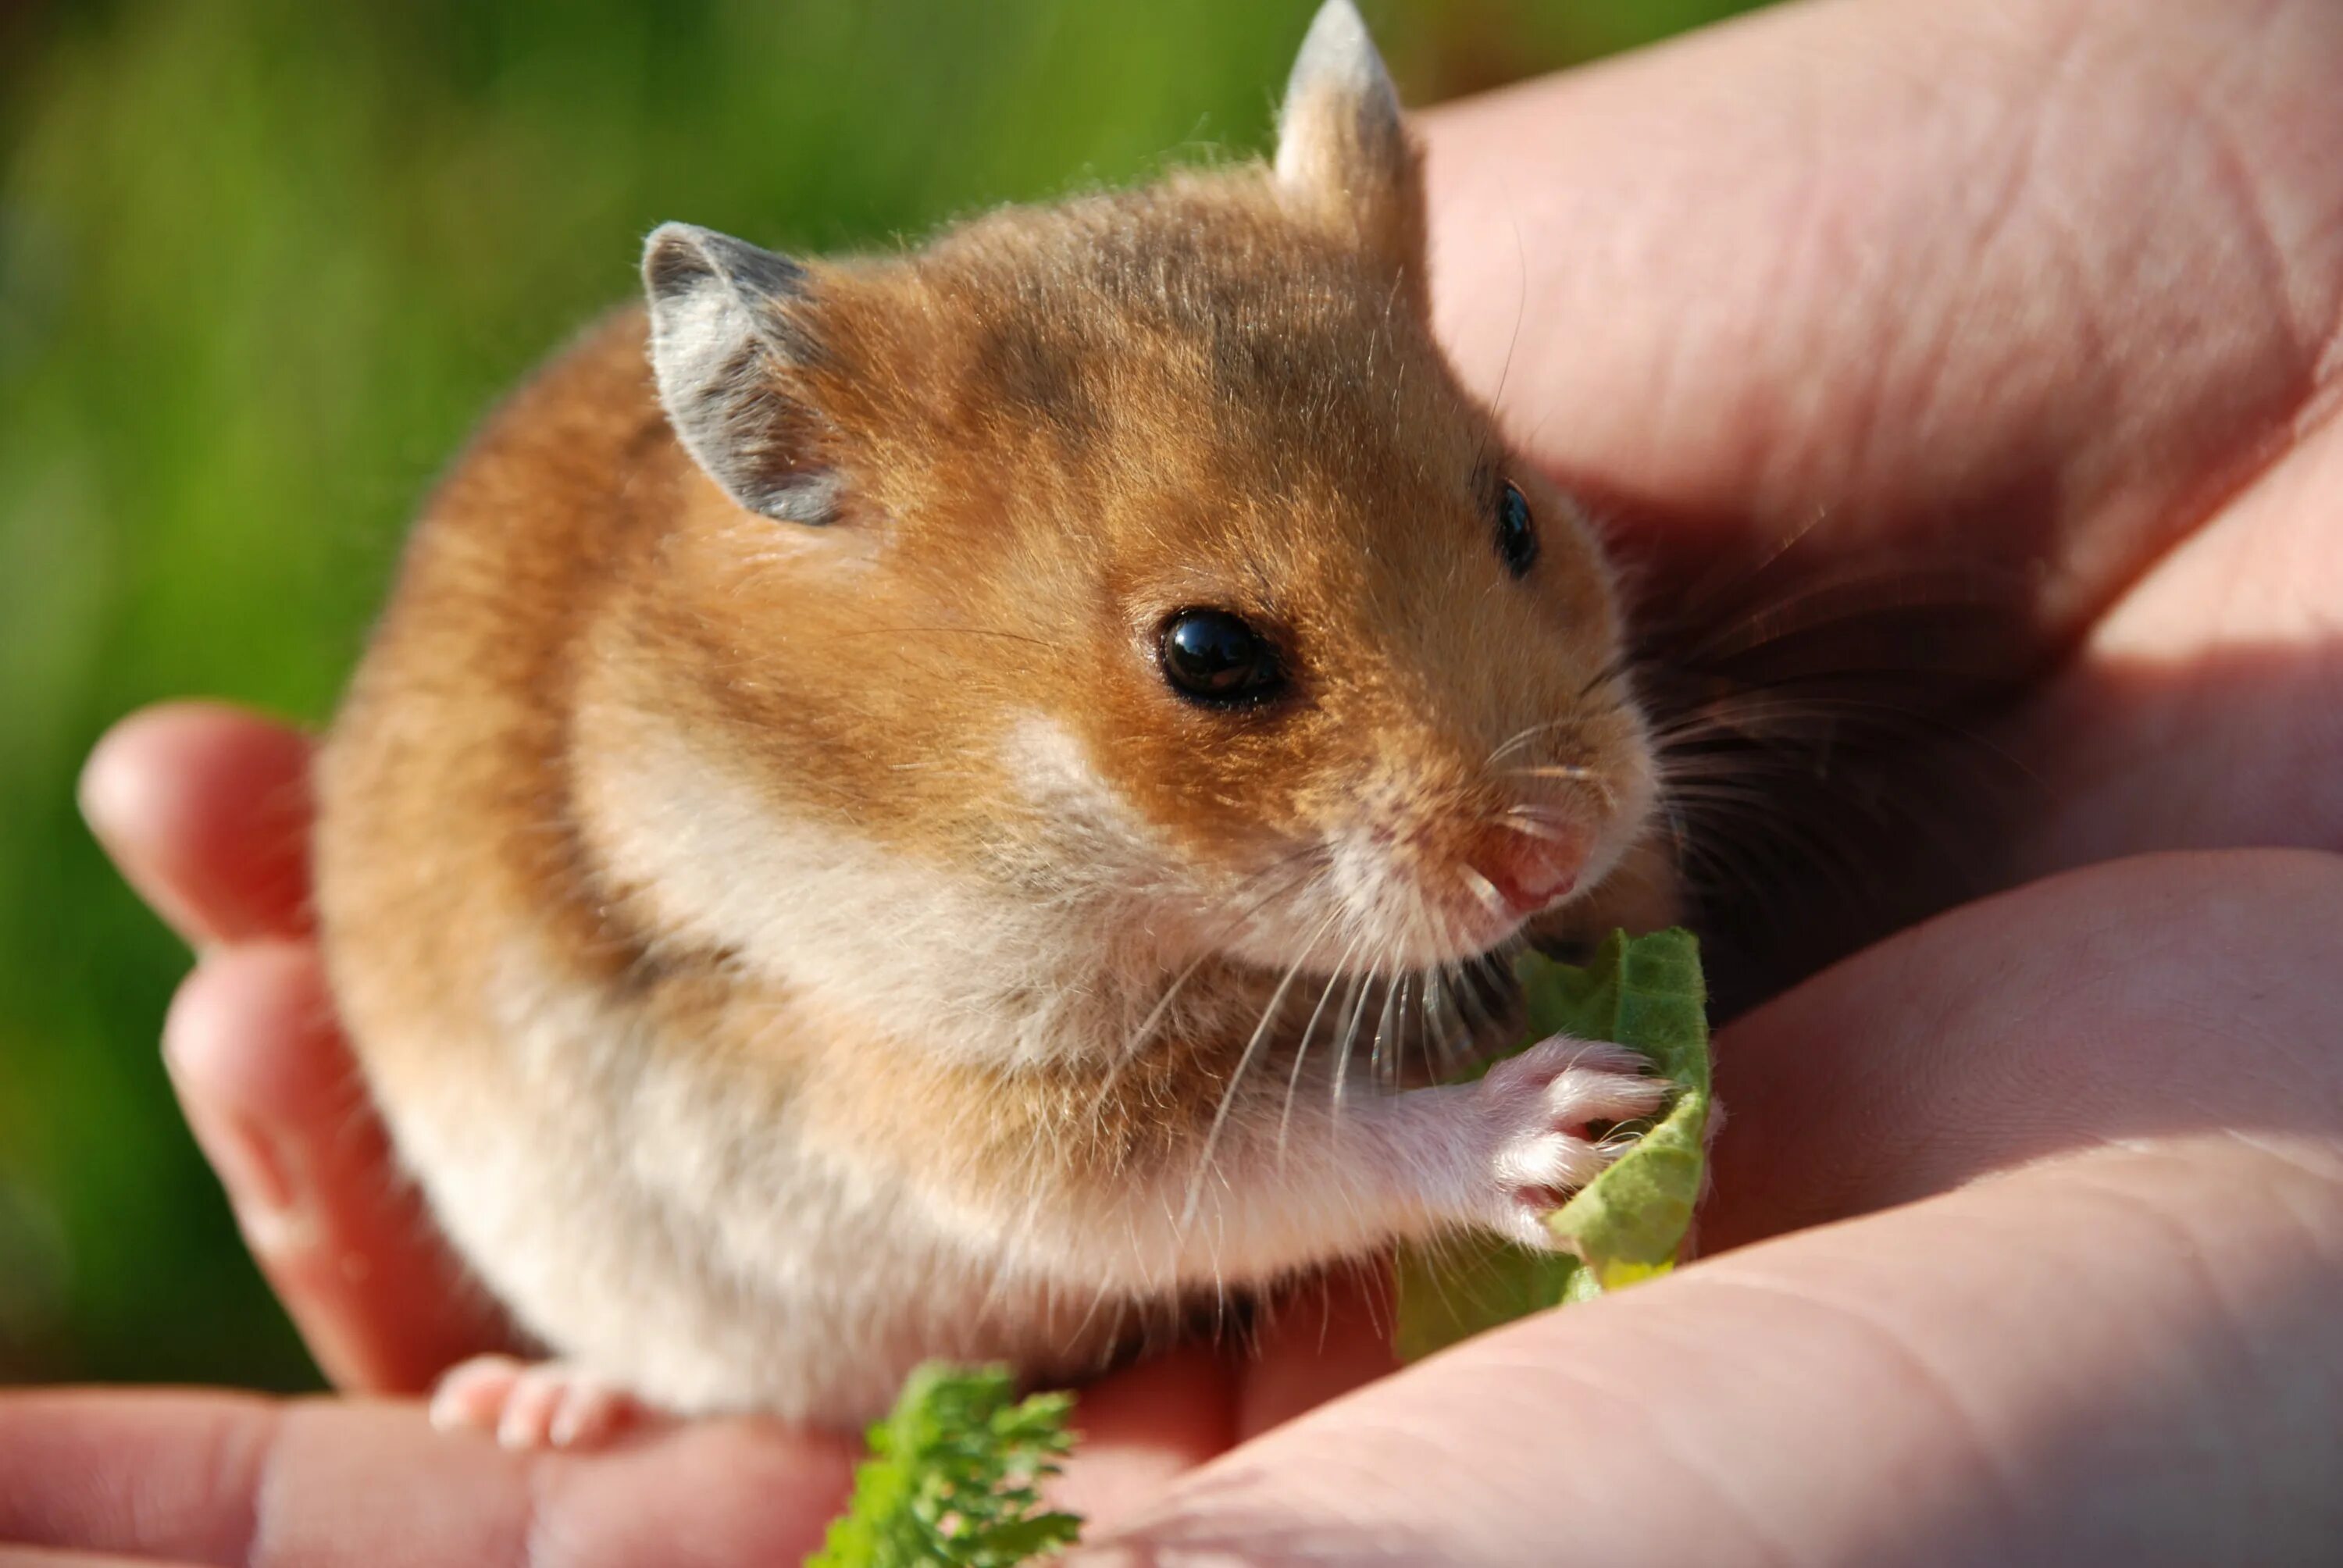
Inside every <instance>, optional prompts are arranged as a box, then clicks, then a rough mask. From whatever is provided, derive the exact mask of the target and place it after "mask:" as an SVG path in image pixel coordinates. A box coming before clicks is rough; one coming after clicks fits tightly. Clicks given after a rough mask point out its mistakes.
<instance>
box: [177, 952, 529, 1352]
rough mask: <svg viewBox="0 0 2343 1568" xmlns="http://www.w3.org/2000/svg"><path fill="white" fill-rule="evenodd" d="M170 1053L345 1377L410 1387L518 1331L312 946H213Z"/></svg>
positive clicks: (317, 1344)
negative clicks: (433, 1196) (452, 1244)
mask: <svg viewBox="0 0 2343 1568" xmlns="http://www.w3.org/2000/svg"><path fill="white" fill-rule="evenodd" d="M164 1054H165V1059H166V1062H167V1064H168V1066H169V1068H170V1072H171V1081H172V1082H173V1084H174V1085H175V1086H176V1088H177V1090H178V1094H179V1101H180V1104H181V1105H182V1107H184V1109H185V1111H186V1117H187V1122H188V1125H189V1126H190V1127H192V1128H193V1129H194V1130H195V1134H196V1141H198V1142H199V1143H201V1144H202V1146H203V1149H204V1152H205V1153H206V1156H208V1157H209V1159H210V1160H211V1162H212V1165H213V1168H214V1169H215V1170H216V1171H218V1172H219V1176H220V1181H221V1182H222V1184H223V1185H224V1186H225V1187H226V1190H227V1195H228V1201H229V1203H230V1205H231V1206H232V1207H233V1208H234V1210H235V1211H236V1221H237V1223H238V1225H239V1226H240V1227H241V1228H242V1230H243V1231H244V1235H245V1239H246V1242H247V1243H248V1244H249V1245H250V1247H251V1249H252V1253H253V1256H254V1258H255V1259H256V1261H258V1263H259V1265H260V1267H261V1270H262V1271H263V1272H264V1273H266V1275H267V1277H268V1280H269V1282H270V1284H271V1285H273V1286H274V1287H275V1288H276V1291H277V1297H278V1299H279V1300H280V1301H281V1302H284V1304H285V1309H286V1311H287V1312H288V1313H290V1314H291V1316H292V1318H293V1321H294V1322H295V1323H296V1324H297V1326H298V1327H299V1329H300V1331H301V1335H302V1338H303V1339H304V1340H305V1341H307V1343H308V1346H309V1350H310V1352H311V1354H313V1355H314V1356H315V1357H316V1358H317V1364H318V1366H319V1367H320V1369H322V1370H323V1371H324V1372H325V1373H326V1375H327V1377H328V1378H330V1379H332V1380H333V1382H335V1383H336V1384H337V1385H339V1386H340V1387H343V1388H347V1389H357V1390H365V1391H370V1392H413V1391H416V1390H419V1389H422V1388H424V1387H426V1386H427V1385H428V1383H429V1382H430V1381H431V1379H432V1378H433V1377H434V1376H436V1375H437V1373H438V1372H440V1371H441V1370H443V1369H444V1368H446V1367H448V1366H450V1365H453V1364H454V1363H455V1362H458V1361H460V1360H462V1359H463V1358H465V1357H466V1356H468V1355H472V1354H475V1353H477V1352H481V1351H485V1350H490V1349H496V1348H501V1347H502V1346H504V1345H505V1344H507V1343H508V1342H509V1333H508V1331H507V1330H506V1329H505V1327H504V1325H503V1323H502V1321H501V1319H500V1318H499V1316H498V1313H497V1312H496V1311H495V1309H494V1308H493V1306H492V1305H490V1303H489V1302H488V1298H487V1297H486V1296H485V1295H484V1294H483V1292H481V1291H480V1290H479V1288H478V1286H477V1285H474V1284H472V1283H471V1282H469V1281H468V1280H467V1279H466V1277H465V1276H464V1274H463V1272H462V1271H461V1270H460V1268H459V1267H458V1265H457V1264H456V1262H455V1261H453V1259H452V1258H451V1257H450V1255H449V1254H448V1252H447V1250H446V1248H445V1247H444V1245H443V1244H442V1243H441V1242H440V1241H439V1239H438V1236H437V1231H435V1229H434V1228H433V1226H432V1223H431V1221H430V1219H429V1217H428V1215H427V1213H426V1212H425V1210H424V1207H423V1205H422V1203H421V1201H420V1200H419V1198H418V1196H417V1193H416V1191H415V1190H414V1189H413V1188H412V1187H411V1186H410V1185H409V1184H408V1183H407V1182H406V1181H404V1180H403V1179H402V1178H401V1176H400V1175H399V1173H398V1171H397V1165H396V1163H395V1161H394V1159H393V1156H392V1153H391V1150H390V1145H389V1141H388V1139H387V1137H386V1135H385V1133H384V1131H383V1128H382V1125H381V1123H380V1122H379V1121H377V1119H376V1116H375V1112H374V1110H373V1107H372V1104H371V1102H370V1101H369V1100H368V1098H367V1091H366V1086H365V1082H364V1081H363V1079H362V1078H361V1076H360V1074H359V1071H358V1069H357V1063H356V1062H355V1061H354V1060H352V1059H351V1057H350V1054H349V1050H348V1047H347V1045H346V1044H345V1043H344V1041H343V1040H342V1037H341V1035H340V1032H339V1031H338V1030H337V1029H336V1027H335V1024H334V1020H333V1009H332V1003H331V999H330V998H329V996H328V995H327V989H326V984H325V979H324V976H323V974H322V973H321V972H320V970H319V967H318V962H317V953H316V950H314V949H312V948H310V947H308V946H307V945H306V944H300V943H258V944H252V945H247V946H244V947H239V948H231V949H224V950H218V951H216V952H213V953H211V954H209V955H207V956H206V958H205V959H204V960H202V962H201V963H199V964H198V965H197V966H196V971H195V973H194V974H192V975H191V976H189V977H188V979H187V980H186V983H185V984H184V985H183V986H181V988H180V990H179V994H178V997H177V999H176V1000H175V1001H174V1002H173V1003H172V1007H171V1013H170V1017H169V1019H168V1020H167V1021H166V1024H165V1026H164Z"/></svg>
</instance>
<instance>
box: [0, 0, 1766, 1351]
mask: <svg viewBox="0 0 2343 1568" xmlns="http://www.w3.org/2000/svg"><path fill="white" fill-rule="evenodd" d="M1754 3H1755V0H1547V3H1544V4H1541V3H1539V0H1456V3H1450V4H1434V3H1433V0H1415V3H1412V4H1411V3H1403V0H1384V3H1383V4H1380V5H1379V4H1376V3H1375V0H1369V3H1368V5H1367V6H1366V9H1367V10H1368V13H1369V17H1370V20H1371V21H1372V22H1373V23H1374V24H1375V25H1376V27H1377V31H1378V33H1379V35H1381V36H1382V37H1383V41H1384V43H1385V45H1386V48H1387V50H1388V52H1389V53H1390V55H1391V56H1392V63H1393V70H1394V72H1395V74H1396V75H1398V76H1399V78H1400V81H1401V85H1402V89H1403V93H1404V94H1405V95H1406V96H1407V97H1408V98H1409V99H1410V101H1412V102H1426V101H1431V100H1433V99H1435V98H1438V97H1443V96H1447V95H1453V94H1454V93H1457V92H1461V91H1465V90H1470V89H1473V88H1477V87H1482V86H1486V85H1493V84H1494V83H1496V82H1499V81H1502V80H1504V79H1507V78H1510V77H1514V76H1521V75H1532V74H1534V73H1536V72H1539V71H1543V70H1546V69H1551V68H1554V67H1556V66H1559V65H1565V64H1569V63H1572V62H1574V61H1576V60H1579V59H1584V58H1586V57H1590V56H1592V55H1598V54H1602V53H1604V52H1607V51H1610V50H1614V49H1618V48H1624V47H1626V46H1630V45H1635V44H1639V43H1643V42H1645V41H1648V40H1651V39H1654V38H1656V37H1658V36H1661V35H1664V34H1667V33H1670V32H1673V31H1676V30H1679V29H1682V28H1684V27H1688V26H1691V25H1696V24H1698V23H1701V22H1704V21H1708V20H1711V19H1714V18H1715V17H1718V16H1721V15H1725V14H1727V13H1730V12H1734V11H1738V10H1744V9H1747V8H1748V7H1749V6H1750V5H1752V4H1754ZM1311 9H1312V0H1276V3H1274V4H1263V3H1261V0H1161V3H1160V4H1154V5H1125V4H1119V3H1118V4H1107V3H1104V0H990V3H989V4H986V5H965V4H947V3H944V0H870V3H867V4H860V3H852V0H826V3H825V0H753V3H749V0H742V3H731V0H689V3H679V0H560V3H559V4H553V3H549V0H548V3H542V4H540V3H533V0H532V3H527V4H522V3H511V4H501V5H485V4H481V3H479V0H406V3H401V4H396V5H347V6H346V5H317V4H314V3H309V0H111V3H103V4H81V5H72V4H63V3H48V4H43V3H41V0H32V3H31V4H29V5H28V4H25V3H24V0H18V3H17V4H15V5H13V6H12V5H8V4H6V3H5V0H0V1380H9V1379H29V1378H41V1379H50V1378H98V1379H139V1380H199V1381H204V1382H239V1383H248V1384H252V1385H256V1386H260V1387H268V1388H290V1387H298V1386H304V1385H307V1384H308V1383H309V1382H312V1381H313V1379H314V1373H313V1372H312V1371H311V1370H310V1368H309V1365H308V1362H307V1360H306V1358H305V1357H304V1356H303V1354H302V1352H301V1351H300V1349H299V1346H298V1344H297V1342H296V1341H295V1340H294V1338H293V1335H292V1333H291V1332H290V1330H289V1329H288V1328H287V1326H286V1324H285V1322H284V1321H283V1319H282V1317H281V1315H280V1314H279V1313H278V1312H277V1310H276V1308H275V1307H274V1305H273V1303H272V1302H270V1300H269V1297H268V1295H267V1293H266V1290H265V1288H264V1287H263V1286H262V1285H261V1284H260V1282H259V1281H258V1279H257V1277H256V1275H255V1274H254V1273H253V1271H252V1269H251V1267H250V1265H249V1264H248V1263H247V1262H246V1259H245V1257H244V1253H243V1251H242V1248H241V1246H240V1245H239V1243H238V1241H237V1240H236V1234H235V1231H234V1227H233V1225H232V1223H231V1222H230V1221H229V1218H228V1216H227V1213H226V1208H225V1205H224V1204H223V1203H222V1202H221V1201H220V1198H219V1194H218V1191H217V1189H216V1186H215V1185H214V1184H213V1182H212V1181H211V1179H210V1177H209V1175H208V1173H207V1171H206V1169H205V1168H204V1166H203V1163H202V1161H201V1160H200V1158H199V1157H198V1155H197V1154H196V1151H195V1149H194V1146H193V1144H192V1143H191V1142H190V1141H189V1140H188V1138H187V1135H186V1131H185V1129H184V1127H183V1126H182V1124H181V1122H180V1121H179V1117H178V1114H177V1112H176V1109H175V1108H174V1106H173V1105H172V1102H171V1097H170V1093H169V1090H168V1087H167V1085H166V1081H165V1080H164V1076H163V1071H162V1068H161V1064H160V1061H159V1060H158V1058H157V1055H156V1050H155V1038H156V1030H157V1027H158V1025H159V1023H160V1020H161V1019H162V1015H163V1010H164V1007H165V1004H166V1000H167V999H168V996H169V993H170V989H171V986H172V984H173V982H174V981H175V980H176V978H177V976H178V975H179V973H180V972H181V971H182V970H183V969H184V968H185V966H186V962H187V955H186V951H185V950H184V949H182V948H181V947H179V946H178V945H177V944H176V942H175V941H174V940H172V939H171V938H169V937H168V936H167V935H166V933H165V932H164V931H163V930H161V928H160V927H159V926H157V925H156V922H155V921H154V920H153V919H152V918H151V917H149V916H148V915H147V914H146V913H145V912H144V910H141V909H140V908H139V907H138V906H137V905H136V903H135V902H134V900H132V899H131V898H130V896H129V894H128V893H127V892H126V890H124V889H123V888H122V887H121V885H120V883H119V882H118V881H117V880H116V878H115V877H114V875H113V873H112V872H111V871H110V870H109V869H107V868H106V865H105V864H104V862H103V861H102V859H100V857H99V855H98V853H97V851H96V848H95V847H94V846H93V845H92V844H91V842H90V840H89V839H88V836H87V835H86V833H85V831H84V830H83V829H82V827H81V824H80V822H79V820H78V819H77V817H76V815H75V810H74V806H73V781H74V778H75V770H76V769H77V767H78V765H79V762H80V759H81V758H82V756H83V755H84V753H85V751H86V750H87V749H88V748H89V745H90V744H91V742H92V741H93V740H95V739H96V737H97V735H98V733H99V732H100V731H101V730H102V729H103V728H104V727H105V725H106V723H107V722H108V721H109V720H111V719H114V718H115V717H116V716H117V715H119V714H121V713H123V712H125V711H126V710H127V709H131V708H133V707H136V706H137V705H138V704H140V703H143V702H146V701H150V700H153V699H157V698H163V697H168V696H172V695H175V694H184V693H191V692H208V693H217V694H221V695H224V696H228V697H233V698H235V699H239V700H243V701H246V702H251V703H256V704H259V705H261V706H263V707H266V708H269V709H276V710H277V711H279V712H281V713H285V714H287V715H291V716H294V717H296V718H298V719H304V720H311V721H314V720H317V719H320V718H322V717H323V716H324V715H325V714H326V713H327V711H328V709H329V707H330V704H331V702H332V699H333V697H334V693H335V691H336V689H337V685H338V683H339V681H340V679H341V678H342V676H343V673H344V672H345V670H346V669H347V667H348V665H349V663H350V661H351V659H352V658H353V657H354V655H355V653H356V651H357V646H358V639H359V638H360V636H361V634H362V631H363V628H364V627H365V625H366V622H367V617H368V616H369V614H370V613H371V611H372V609H373V607H374V605H375V603H376V600H377V596H378V595H379V593H380V592H381V590H382V588H383V585H384V582H385V578H386V574H387V569H388V567H389V564H390V561H391V558H392V556H393V552H394V551H395V549H396V548H397V542H398V539H399V536H400V533H401V531H402V528H403V527H404V525H405V522H406V520H407V515H408V512H409V509H410V508H411V507H412V505H413V504H414V501H415V499H416V498H417V495H418V494H419V493H420V491H421V490H422V489H423V488H424V487H425V486H426V485H427V483H428V481H429V480H430V478H431V477H432V475H433V474H434V473H435V471H436V470H437V467H439V465H440V464H441V463H442V462H443V461H445V459H446V458H447V456H448V454H449V453H450V452H451V451H452V450H453V449H454V448H455V447H456V445H457V443H458V441H460V440H461V438H462V437H463V436H464V433H465V431H466V429H467V428H468V426H469V425H470V423H471V421H472V420H473V418H474V417H476V416H477V415H478V413H479V411H480V410H481V408H482V407H483V406H484V405H485V404H486V403H487V402H488V399H490V398H491V397H494V396H495V395H496V393H497V392H498V390H499V389H501V388H502V387H505V386H506V385H508V383H509V382H510V381H511V380H512V379H513V378H514V377H517V376H518V374H519V373H520V372H521V371H522V370H524V369H525V368H527V367H528V365H529V364H530V363H531V362H532V361H534V360H535V359H537V358H538V357H539V356H540V355H541V354H543V353H544V352H545V350H546V349H547V348H548V346H550V345H551V344H553V343H555V342H556V341H558V339H559V338H560V337H562V336H563V335H564V334H565V333H566V332H567V331H568V329H569V328H570V327H573V326H574V325H575V324H576V323H578V321H579V320H581V319H582V318H583V317H586V316H587V315H588V314H589V313H590V312H592V311H594V310H595V309H597V308H598V307H601V306H603V305H605V304H607V303H608V302H610V301H612V300H615V299H617V298H619V297H623V296H625V295H626V294H628V292H629V290H630V289H631V288H632V287H633V286H634V284H633V266H634V262H635V256H636V250H637V246H638V244H639V238H640V236H641V235H642V234H643V233H644V231H645V230H647V229H648V228H649V226H651V225H653V224H655V223H657V222H659V220H661V219H664V218H669V217H682V218H689V219H690V220H692V221H694V222H699V223H705V224H709V225H713V226H718V227H721V228H725V229H729V230H731V231H733V232H736V233H739V234H742V235H745V236H750V237H753V238H756V239H759V240H761V241H764V242H766V243H769V244H775V245H780V246H792V247H797V248H800V249H812V250H820V249H824V248H834V247H840V246H853V245H865V244H873V243H886V242H888V241H890V239H892V238H893V237H895V236H909V235H915V234H917V233H919V232H921V231H923V230H925V229H926V228H928V227H930V226H932V225H934V224H935V223H937V222H938V221H939V220H940V219H942V218H945V217H947V216H950V215H952V214H954V213H957V212H963V211H967V210H969V209H970V208H974V207H979V206H985V205H988V204H990V203H994V202H999V201H1002V200H1011V199H1018V198H1030V197H1037V196H1048V195H1051V194H1052V193H1054V192H1059V191H1062V190H1065V189H1067V188H1069V187H1071V186H1077V185H1081V184H1086V183H1093V182H1100V181H1122V180H1128V179H1131V178H1135V177H1140V176H1144V175H1145V174H1146V173H1148V172H1149V171H1150V170H1151V169H1154V168H1157V167H1160V166H1161V164H1162V162H1163V161H1164V160H1165V158H1166V157H1167V156H1173V157H1176V156H1182V151H1183V149H1192V148H1193V147H1194V146H1196V145H1198V144H1211V145H1215V146H1232V147H1235V148H1239V149H1247V150H1250V149H1252V148H1256V147H1258V146H1261V145H1262V142H1263V140H1264V137H1265V135H1266V132H1267V128H1268V124H1269V119H1270V115H1271V112H1272V106H1273V94H1274V91H1275V88H1276V86H1277V85H1279V84H1280V83H1281V82H1282V78H1283V74H1284V71H1285V67H1286V65H1287V63H1288V59H1289V56H1290V53H1291V51H1292V47H1293V45H1294V43H1295V42H1296V40H1297V39H1298V38H1299V37H1300V35H1301V33H1302V28H1303V26H1304V25H1305V24H1306V22H1307V19H1308V15H1309V13H1310V10H1311Z"/></svg>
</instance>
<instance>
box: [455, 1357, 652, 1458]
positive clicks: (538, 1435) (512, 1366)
mask: <svg viewBox="0 0 2343 1568" xmlns="http://www.w3.org/2000/svg"><path fill="white" fill-rule="evenodd" d="M641 1414H642V1407H641V1406H639V1404H637V1403H636V1402H635V1400H634V1396H633V1395H631V1394H629V1393H628V1392H626V1391H624V1390H623V1389H620V1388H618V1387H616V1386H615V1385H613V1384H610V1383H607V1382H602V1381H601V1380H599V1379H598V1378H596V1377H595V1376H593V1375H592V1374H591V1373H589V1372H585V1371H583V1370H582V1369H580V1368H578V1367H575V1366H572V1365H570V1364H569V1363H568V1362H522V1361H517V1360H515V1359H514V1358H513V1357H511V1356H474V1357H473V1358H472V1359H471V1360H470V1361H468V1362H463V1363H462V1364H461V1365H459V1366H457V1367H455V1368H454V1369H452V1370H451V1371H449V1372H447V1375H446V1376H444V1377H442V1378H441V1379H440V1380H439V1386H438V1387H437V1388H435V1389H433V1390H432V1391H431V1424H432V1425H434V1426H436V1427H437V1428H438V1429H439V1430H440V1431H442V1432H456V1431H461V1430H464V1429H467V1428H468V1429H470V1430H472V1431H475V1432H493V1433H495V1434H496V1440H497V1442H498V1443H499V1444H501V1445H502V1446H504V1447H506V1448H509V1449H514V1450H517V1451H518V1450H524V1449H546V1448H591V1447H594V1446H595V1445H597V1444H598V1443H600V1442H604V1441H606V1440H607V1439H608V1438H610V1437H612V1436H613V1435H615V1434H616V1433H617V1432H619V1431H620V1430H621V1429H623V1428H624V1427H626V1426H628V1424H629V1423H631V1422H634V1421H635V1420H636V1419H637V1418H639V1416H640V1415H641Z"/></svg>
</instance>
